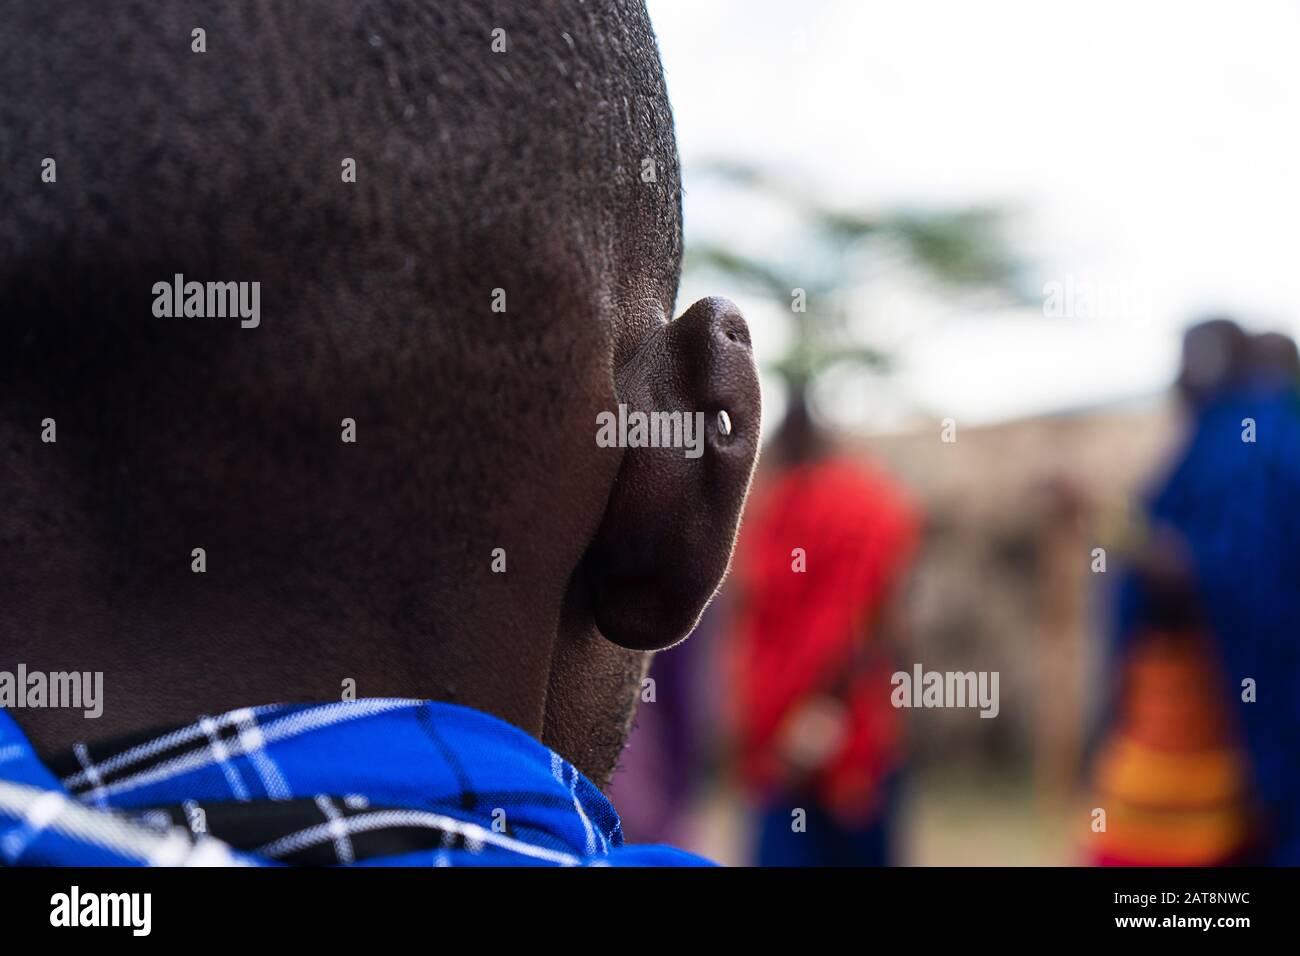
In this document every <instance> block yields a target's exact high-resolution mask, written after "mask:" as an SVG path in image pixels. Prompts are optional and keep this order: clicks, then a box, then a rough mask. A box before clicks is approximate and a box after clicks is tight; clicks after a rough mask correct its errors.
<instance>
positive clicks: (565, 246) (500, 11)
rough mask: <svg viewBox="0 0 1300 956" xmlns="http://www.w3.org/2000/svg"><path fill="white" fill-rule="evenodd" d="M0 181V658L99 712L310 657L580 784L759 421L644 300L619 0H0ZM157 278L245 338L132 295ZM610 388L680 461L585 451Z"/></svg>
mask: <svg viewBox="0 0 1300 956" xmlns="http://www.w3.org/2000/svg"><path fill="white" fill-rule="evenodd" d="M196 30H201V31H203V32H202V34H197V33H195V31H196ZM498 31H499V32H498ZM200 47H201V48H202V49H201V50H200ZM46 159H51V160H53V166H52V167H51V166H50V164H48V163H45V162H44V160H46ZM0 168H2V169H3V170H4V172H5V175H4V177H3V178H2V179H0V210H3V212H0V272H3V275H0V320H2V321H3V348H0V442H2V443H3V445H4V447H5V455H4V458H3V462H0V482H3V485H4V486H5V497H6V499H8V500H9V501H11V502H12V506H11V507H9V508H7V509H6V512H5V514H4V515H3V516H0V549H2V550H3V553H2V554H0V567H2V568H3V569H4V570H2V571H0V602H3V604H4V605H5V606H6V607H7V608H13V609H14V610H13V613H12V614H8V615H6V619H5V620H4V621H3V622H0V652H3V654H4V656H5V657H6V658H13V659H15V660H25V661H26V662H27V663H28V664H29V665H31V666H35V662H34V660H33V659H34V658H38V657H39V658H41V659H43V660H47V661H49V662H50V668H49V669H60V668H62V669H68V668H78V669H103V670H105V672H106V698H107V701H106V716H109V715H112V714H113V713H114V711H115V709H116V713H117V714H118V715H119V719H118V720H116V721H112V722H110V723H113V724H117V723H120V724H123V725H130V724H134V723H140V722H144V721H146V720H149V719H160V720H161V719H173V718H176V719H180V718H184V717H189V716H192V713H193V710H194V709H196V708H202V709H213V708H216V707H219V706H223V705H228V706H238V705H243V704H248V703H261V702H263V701H264V700H269V699H272V698H274V699H319V698H322V697H329V696H334V695H335V694H337V693H338V689H339V686H340V684H341V682H342V681H344V680H346V679H349V678H350V679H352V680H355V681H356V685H357V693H358V694H359V695H366V696H381V695H403V696H430V697H436V698H441V699H448V700H454V701H457V702H461V703H465V704H468V705H471V706H477V707H481V708H483V709H486V710H489V711H491V712H493V713H496V714H498V715H499V716H502V717H505V718H506V719H509V720H512V721H513V722H515V723H517V724H519V725H520V726H523V727H525V728H526V729H530V730H532V731H534V732H536V733H542V734H543V735H544V739H546V740H547V742H548V743H551V744H552V745H553V746H556V747H557V749H560V750H561V751H562V752H564V753H565V754H566V756H569V757H570V758H571V759H573V760H574V761H575V762H577V763H578V765H579V766H580V767H582V768H583V769H584V770H586V771H588V772H589V773H591V774H592V775H593V776H596V777H597V778H598V779H599V778H602V777H604V776H605V775H606V774H607V773H608V771H609V769H610V768H611V765H612V760H613V756H614V755H615V754H616V753H617V749H618V746H619V745H620V743H621V739H622V734H623V732H624V731H625V724H626V721H627V718H628V715H629V713H630V708H631V704H632V701H633V691H634V689H635V683H636V682H637V680H639V677H640V675H641V673H642V671H643V667H644V663H645V655H644V653H643V650H645V649H651V648H655V647H661V646H665V645H667V644H670V643H672V642H674V641H676V640H679V639H680V638H682V637H684V636H685V634H686V632H687V631H689V629H690V627H691V626H692V625H693V623H694V620H695V618H696V617H697V616H698V614H699V612H700V610H701V609H702V607H703V605H704V603H705V602H706V601H707V599H708V598H709V596H710V595H711V594H712V592H713V590H714V589H715V587H716V586H717V583H718V581H719V580H720V578H721V576H722V575H723V573H724V572H725V569H726V565H727V561H728V559H729V556H730V550H731V544H732V541H733V538H734V533H735V527H736V523H737V521H738V518H739V513H740V509H741V505H742V503H743V499H744V495H745V492H746V489H747V486H748V480H749V475H750V472H751V469H752V465H753V459H754V455H755V450H756V447H757V438H758V427H759V420H758V419H759V400H758V389H757V380H756V376H755V374H754V368H753V362H752V358H751V355H750V349H749V341H748V332H747V330H746V329H745V325H744V320H743V319H742V318H741V317H740V316H739V314H738V313H737V312H736V310H735V309H734V307H733V306H731V305H730V304H729V303H726V302H725V301H724V300H705V301H704V302H702V303H698V304H697V305H696V306H694V307H693V308H692V309H690V310H689V311H688V312H687V313H686V315H684V316H683V317H682V318H681V319H678V320H677V321H675V322H671V323H670V322H669V321H668V320H669V319H671V317H672V315H673V307H674V299H675V296H676V289H677V283H678V279H679V275H680V267H681V253H682V249H681V206H680V182H679V171H678V159H677V151H676V144H675V141H674V137H673V130H672V119H671V114H670V111H669V107H668V102H667V98H666V94H665V90H664V85H663V79H662V74H661V69H660V65H659V59H658V54H657V51H656V49H655V44H654V39H653V35H652V33H651V31H650V27H649V23H648V21H647V18H646V15H645V11H644V9H643V8H642V6H641V5H640V4H639V3H632V2H611V3H582V2H579V0H564V2H553V3H545V4H533V3H522V2H521V3H518V4H514V3H511V4H506V5H504V6H503V5H484V4H480V3H474V2H469V0H463V2H442V3H434V2H431V0H391V2H379V0H375V2H357V0H331V2H325V3H313V4H276V5H270V4H265V5H259V4H249V5H239V6H236V5H233V4H229V5H206V4H192V5H191V4H168V5H165V6H161V7H160V6H158V5H156V4H151V3H145V2H135V0H123V2H118V3H113V4H89V3H87V4H78V5H76V6H75V7H72V6H69V7H66V8H65V7H64V6H63V5H61V4H46V3H30V4H20V5H19V7H18V9H16V10H11V11H8V12H7V13H6V17H5V19H4V22H3V23H0ZM51 169H52V170H53V175H52V176H51V175H49V173H48V172H47V171H48V170H51ZM353 169H354V170H355V176H354V177H353V176H351V170H353ZM353 179H354V180H355V181H352V180H353ZM177 274H180V275H183V276H184V281H186V282H189V281H197V282H203V283H206V282H242V283H252V282H257V283H259V289H260V321H259V324H258V325H257V327H256V328H243V327H241V323H240V321H239V320H238V319H236V318H212V317H198V316H183V315H182V316H171V317H160V316H159V315H157V314H156V310H155V296H156V293H155V291H154V290H155V288H156V286H157V284H158V283H159V282H163V283H168V284H171V283H172V282H173V281H174V276H175V275H177ZM620 403H622V404H624V405H626V406H628V407H629V408H630V409H639V410H643V411H681V412H696V411H700V412H704V413H705V421H706V422H707V438H706V445H707V447H706V451H705V453H704V455H703V457H701V458H699V459H688V458H686V457H685V456H684V455H683V454H682V449H680V448H675V449H669V448H657V449H627V448H619V447H615V448H607V447H601V446H600V445H598V443H597V441H596V435H597V416H598V415H599V414H600V413H601V412H605V411H617V409H618V406H619V404H620ZM721 409H725V410H726V411H727V413H728V418H729V421H730V423H731V428H730V431H729V433H726V430H725V429H720V428H718V427H717V426H716V425H715V422H716V421H717V412H718V411H719V410H721ZM46 419H52V420H54V422H55V423H56V429H57V441H56V442H53V443H50V442H45V441H42V440H41V439H42V422H43V421H44V420H46ZM345 419H350V420H352V421H353V422H354V435H355V441H354V442H353V441H345V440H344V436H345V427H346V425H345V421H344V420H345ZM196 548H202V549H203V550H204V559H205V563H206V569H205V570H204V571H203V572H202V573H197V572H196V571H195V570H194V559H193V557H192V555H193V551H194V549H196ZM597 626H599V628H600V631H601V632H603V636H602V635H601V634H600V633H597V630H596V627H597ZM97 665H98V666H97ZM115 683H116V684H117V686H118V688H119V693H118V694H117V695H116V697H117V700H116V701H115V694H114V684H115ZM250 697H257V698H261V699H256V700H254V699H250ZM50 721H51V723H50V727H49V730H48V732H47V733H45V734H44V736H45V737H46V738H47V740H48V742H50V743H51V744H53V743H57V742H61V741H62V739H63V738H64V737H66V736H67V734H66V733H64V731H63V730H62V729H61V728H60V727H59V726H58V724H57V721H58V718H54V717H52V718H50ZM37 730H38V734H39V732H40V728H39V727H38V728H37ZM78 730H79V731H81V733H80V736H89V735H91V734H89V733H87V732H86V731H85V728H84V727H83V728H78Z"/></svg>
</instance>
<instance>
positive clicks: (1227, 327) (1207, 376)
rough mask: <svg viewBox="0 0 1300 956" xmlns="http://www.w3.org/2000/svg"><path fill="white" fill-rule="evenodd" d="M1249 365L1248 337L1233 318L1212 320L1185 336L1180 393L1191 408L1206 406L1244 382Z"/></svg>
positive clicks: (1211, 318) (1179, 384)
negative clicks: (1243, 378) (1243, 377)
mask: <svg viewBox="0 0 1300 956" xmlns="http://www.w3.org/2000/svg"><path fill="white" fill-rule="evenodd" d="M1246 365H1247V337H1246V333H1245V332H1243V331H1242V329H1241V326H1240V325H1238V324H1237V323H1236V322H1235V321H1233V320H1232V319H1230V318H1227V317H1223V316H1213V317H1210V318H1206V319H1202V320H1201V321H1199V322H1197V323H1196V324H1195V325H1192V326H1189V327H1188V329H1187V330H1186V331H1185V332H1184V333H1183V359H1182V368H1181V369H1180V370H1179V373H1178V383H1177V387H1178V392H1179V394H1180V395H1181V396H1182V398H1183V400H1184V401H1185V402H1187V403H1188V404H1189V405H1191V406H1193V407H1196V406H1200V405H1203V404H1205V403H1206V402H1207V401H1209V400H1210V399H1212V398H1214V397H1215V396H1216V395H1218V394H1219V393H1220V392H1222V391H1223V390H1224V389H1225V388H1227V387H1229V386H1231V385H1233V384H1237V383H1239V382H1240V381H1241V379H1242V376H1243V374H1244V372H1245V369H1246Z"/></svg>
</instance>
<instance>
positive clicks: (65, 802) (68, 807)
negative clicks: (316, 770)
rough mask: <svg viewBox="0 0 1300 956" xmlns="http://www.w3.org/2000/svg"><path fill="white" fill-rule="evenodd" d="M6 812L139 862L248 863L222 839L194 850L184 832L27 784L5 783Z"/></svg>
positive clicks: (0, 793) (1, 789)
mask: <svg viewBox="0 0 1300 956" xmlns="http://www.w3.org/2000/svg"><path fill="white" fill-rule="evenodd" d="M0 814H2V815H4V816H8V817H12V818H15V819H19V820H24V821H28V826H29V827H30V826H31V821H33V820H36V821H44V822H43V825H42V826H41V827H40V830H45V829H49V830H51V831H53V832H55V833H58V834H60V835H61V836H64V837H67V838H69V839H73V840H78V841H80V842H82V843H90V844H93V845H95V846H98V847H101V848H102V849H105V850H108V851H110V852H112V853H116V854H118V855H119V856H123V857H127V858H129V859H133V860H137V861H139V862H147V863H154V864H156V865H157V864H160V865H182V864H183V865H187V866H192V865H201V866H246V865H248V863H247V862H246V861H243V860H240V859H239V858H238V857H236V856H235V855H234V854H233V853H232V852H231V850H230V847H228V846H227V845H226V844H224V843H222V842H221V841H219V840H204V841H202V843H201V845H200V846H198V847H194V846H192V845H191V844H190V841H189V837H188V836H186V835H185V831H184V830H181V829H180V828H176V827H173V828H172V829H171V830H170V831H169V832H167V833H165V834H162V833H158V832H157V831H154V830H151V829H149V828H148V827H145V826H141V825H140V824H138V823H135V822H133V821H131V820H126V819H123V818H121V817H118V816H115V815H113V814H111V813H105V812H103V811H101V810H91V809H89V808H87V807H84V806H82V805H81V804H80V803H77V802H76V801H74V800H71V799H69V798H68V797H65V796H64V795H63V794H61V793H58V792H56V791H53V790H41V789H39V788H37V787H29V786H26V785H25V784H17V783H7V782H4V781H0ZM38 832H39V831H38ZM11 836H12V834H11ZM6 842H7V841H6ZM27 844H30V837H29V838H28V840H26V841H24V846H23V849H24V850H25V849H26V845H27ZM182 844H183V846H182ZM8 849H9V847H8V846H6V847H5V850H6V853H5V856H6V860H7V861H8V862H10V863H14V862H16V861H17V859H18V856H19V855H21V853H20V854H15V855H10V854H9V853H8V852H7V851H8ZM191 849H192V850H193V851H194V852H193V853H191V852H190V850H191ZM161 861H168V862H161ZM171 861H174V862H171Z"/></svg>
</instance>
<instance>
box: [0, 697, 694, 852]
mask: <svg viewBox="0 0 1300 956" xmlns="http://www.w3.org/2000/svg"><path fill="white" fill-rule="evenodd" d="M0 861H2V862H4V863H5V864H9V865H24V864H27V865H43V866H64V865H74V866H99V865H109V866H149V865H155V866H156V865H162V866H177V865H218V866H225V865H236V866H237V865H251V866H270V865H277V864H308V865H310V864H326V865H339V864H341V865H356V866H464V865H477V866H483V865H486V866H506V865H510V866H512V865H542V866H593V865H597V866H598V865H634V866H635V865H650V866H691V865H701V864H705V863H707V861H705V860H703V859H701V858H700V857H696V856H693V855H691V854H689V853H685V852H683V851H681V850H675V849H672V848H669V847H659V846H637V847H629V846H624V844H623V834H622V830H621V828H620V825H619V820H618V814H617V813H615V811H614V808H613V806H611V804H610V802H609V801H608V800H607V799H606V798H605V796H604V795H603V794H602V793H601V792H600V790H599V789H597V787H596V786H595V785H594V784H593V783H591V781H589V780H588V779H587V778H586V777H584V776H583V775H582V774H581V773H579V772H578V771H577V770H576V769H575V768H574V767H573V765H572V764H570V763H569V762H568V761H566V760H564V759H563V758H562V757H560V756H559V755H558V754H556V753H554V752H553V751H551V750H550V749H548V748H547V747H545V746H543V745H542V744H541V743H539V742H538V741H537V740H535V739H534V738H532V737H530V736H529V735H528V734H526V733H524V732H523V731H521V730H519V729H517V728H515V727H512V726H510V725H509V724H506V723H504V722H502V721H500V720H497V719H496V718H494V717H490V716H488V715H487V714H483V713H480V712H479V711H475V710H470V709H468V708H465V707H458V706H455V705H453V704H443V703H431V702H428V701H417V700H386V699H368V700H358V701H355V702H339V703H330V704H292V705H283V704H282V705H272V706H267V707H255V708H246V709H241V710H234V711H231V712H229V713H227V714H222V715H221V716H219V717H203V718H200V719H199V720H198V721H196V722H195V723H193V724H190V725H189V726H186V727H181V728H179V729H176V730H172V731H169V732H167V733H162V734H150V735H137V736H136V738H135V739H133V740H129V741H118V742H115V743H113V744H110V745H103V744H100V745H95V744H92V745H90V746H86V745H81V744H79V745H77V747H75V748H74V749H73V751H72V753H71V754H69V755H68V756H67V757H66V758H63V759H62V760H60V759H58V758H56V759H53V760H51V761H50V762H49V763H48V764H47V763H44V762H42V761H41V760H39V759H38V758H37V757H36V754H35V753H34V751H33V749H32V746H31V744H30V743H29V741H28V740H27V738H26V737H25V736H24V734H23V733H22V731H21V730H20V729H19V728H18V725H17V724H16V723H15V722H14V720H13V718H12V716H11V715H10V714H9V713H7V712H5V711H3V710H0Z"/></svg>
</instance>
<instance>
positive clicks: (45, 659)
mask: <svg viewBox="0 0 1300 956" xmlns="http://www.w3.org/2000/svg"><path fill="white" fill-rule="evenodd" d="M61 570H62V572H63V573H59V571H60V568H58V567H54V568H45V569H40V568H29V569H28V571H29V572H30V573H28V574H23V575H21V577H22V578H23V579H22V580H19V579H18V577H19V575H15V576H13V577H6V578H5V579H3V581H0V606H3V607H4V608H5V609H6V612H5V615H4V620H3V622H0V647H2V648H4V657H3V659H0V670H9V671H13V670H15V669H16V667H17V665H18V664H20V663H21V664H25V665H26V668H27V670H28V672H29V673H30V672H33V671H43V672H46V673H51V672H66V671H81V672H91V673H94V672H102V674H103V712H102V715H101V716H99V717H98V718H94V719H90V718H86V717H85V716H84V714H83V712H82V711H81V710H77V709H70V708H69V709H63V708H39V709H27V710H23V711H22V712H21V715H20V721H21V723H22V725H23V729H24V731H25V732H26V733H27V734H28V735H29V736H30V737H31V739H32V741H33V744H34V745H35V746H36V748H37V750H38V751H40V752H42V753H45V754H49V753H54V752H58V751H62V750H66V749H68V748H69V747H71V746H72V745H73V744H75V743H78V742H82V741H92V740H95V739H101V738H107V737H113V736H117V735H119V734H123V733H128V732H132V731H138V730H143V729H147V728H151V727H160V726H167V725H171V724H180V723H185V722H189V721H192V720H193V719H194V718H195V717H196V716H198V715H200V714H209V715H211V714H217V713H222V712H224V711H227V710H232V709H235V708H238V707H246V706H253V705H258V704H268V703H279V702H305V701H328V700H340V699H345V698H346V697H347V696H348V695H349V694H350V695H351V696H355V697H356V698H363V697H411V698H419V699H434V700H443V701H448V702H451V703H457V704H462V705H464V706H467V707H473V708H476V709H478V710H482V711H485V712H487V713H490V714H492V715H493V716H496V717H499V718H501V719H502V720H505V721H507V722H509V723H511V724H513V725H515V726H516V727H519V728H521V729H523V730H525V731H526V732H528V733H530V734H532V735H533V736H536V737H539V738H540V737H541V734H542V728H543V710H544V707H545V702H546V690H547V687H546V684H547V675H548V672H549V667H550V661H549V656H550V653H551V645H552V643H553V640H554V634H555V626H556V625H555V624H553V623H548V622H547V618H546V614H545V613H544V611H543V610H542V609H541V608H539V607H534V608H530V609H528V613H517V612H515V613H511V614H504V613H490V612H489V613H483V612H482V610H481V609H482V607H483V605H484V604H486V603H487V602H481V601H480V602H476V603H475V604H474V611H472V612H470V613H464V614H459V615H453V614H447V613H441V612H435V611H433V610H432V608H435V607H436V606H437V604H438V602H436V601H430V602H429V607H430V608H431V610H430V612H429V614H428V616H427V617H424V616H421V615H420V614H419V612H417V611H411V612H410V613H409V619H408V620H406V621H402V622H390V623H383V624H381V623H377V621H376V619H375V616H374V615H372V614H367V613H366V610H365V609H366V607H367V605H372V604H373V603H375V602H374V598H373V596H369V595H368V596H365V598H366V600H364V601H362V600H354V597H356V596H353V595H348V594H347V593H346V589H345V588H341V589H321V593H320V594H318V595H316V598H317V600H315V601H312V602H310V603H308V604H304V603H299V602H294V601H292V600H289V597H290V595H289V594H286V593H283V591H282V589H281V588H277V587H267V588H263V589H260V590H250V589H249V588H248V587H247V585H244V586H241V587H240V588H239V589H238V591H237V593H236V592H227V590H226V589H223V588H221V587H220V586H216V585H215V583H214V582H210V581H209V582H204V585H205V586H204V587H203V588H201V589H198V590H197V592H191V593H186V594H178V593H177V591H175V590H171V591H169V592H163V593H159V590H158V589H154V590H153V591H152V592H151V593H149V594H147V595H142V594H139V593H133V592H132V591H130V590H129V589H128V590H123V591H112V590H107V589H95V588H80V589H79V588H77V587H75V586H73V585H72V583H70V582H72V581H75V580H76V579H77V575H76V574H68V573H66V572H67V571H68V570H69V568H68V567H66V566H64V567H62V569H61ZM42 571H44V572H45V573H41V572H42ZM445 603H446V604H447V605H449V606H454V605H455V604H456V602H455V601H450V600H449V601H447V602H445ZM496 603H497V605H498V606H499V607H501V608H506V607H509V605H508V604H506V602H496ZM526 628H528V629H531V631H533V632H536V633H530V632H529V630H526ZM547 634H549V635H551V639H550V640H547V639H546V635H547Z"/></svg>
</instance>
